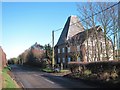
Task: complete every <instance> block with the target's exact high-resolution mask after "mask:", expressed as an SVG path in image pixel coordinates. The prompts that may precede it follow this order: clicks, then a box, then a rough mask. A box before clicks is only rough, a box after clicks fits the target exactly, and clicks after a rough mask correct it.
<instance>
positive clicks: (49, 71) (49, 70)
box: [42, 68, 54, 73]
mask: <svg viewBox="0 0 120 90" xmlns="http://www.w3.org/2000/svg"><path fill="white" fill-rule="evenodd" d="M42 71H44V72H47V73H53V72H54V71H53V70H52V69H51V68H44V69H42Z"/></svg>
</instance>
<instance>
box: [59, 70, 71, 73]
mask: <svg viewBox="0 0 120 90" xmlns="http://www.w3.org/2000/svg"><path fill="white" fill-rule="evenodd" d="M68 71H69V70H60V73H65V72H68Z"/></svg>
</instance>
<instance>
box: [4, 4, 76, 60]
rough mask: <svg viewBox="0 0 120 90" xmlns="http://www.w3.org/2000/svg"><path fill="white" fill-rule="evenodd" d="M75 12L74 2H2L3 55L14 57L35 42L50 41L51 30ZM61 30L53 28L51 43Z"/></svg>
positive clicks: (62, 23)
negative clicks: (53, 35)
mask: <svg viewBox="0 0 120 90" xmlns="http://www.w3.org/2000/svg"><path fill="white" fill-rule="evenodd" d="M77 14H78V12H77V7H76V3H74V2H71V3H70V2H63V3H59V2H56V3H55V2H49V3H48V2H47V3H43V2H35V3H33V2H32V3H30V2H26V3H25V2H24V3H23V2H13V3H12V2H10V3H8V2H6V3H5V2H4V3H2V47H3V49H4V51H5V52H6V54H7V58H11V57H17V56H18V55H19V54H20V53H22V52H23V51H24V50H25V49H27V48H29V47H30V46H31V45H33V44H34V43H35V42H38V43H40V44H41V45H45V44H48V43H50V42H51V40H52V33H51V32H52V30H56V29H58V28H61V27H64V24H65V22H66V20H67V18H68V17H69V16H70V15H77ZM61 31H62V30H61ZM61 31H58V32H55V44H56V43H57V40H58V38H59V36H60V33H61ZM50 44H51V43H50Z"/></svg>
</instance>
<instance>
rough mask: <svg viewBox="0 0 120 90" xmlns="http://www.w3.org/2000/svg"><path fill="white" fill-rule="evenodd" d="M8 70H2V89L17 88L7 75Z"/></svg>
mask: <svg viewBox="0 0 120 90" xmlns="http://www.w3.org/2000/svg"><path fill="white" fill-rule="evenodd" d="M8 71H9V69H8V68H4V69H3V70H2V76H3V78H4V79H3V85H4V86H3V88H17V87H16V84H15V83H14V81H13V80H12V78H11V77H10V76H9V75H8V73H7V72H8Z"/></svg>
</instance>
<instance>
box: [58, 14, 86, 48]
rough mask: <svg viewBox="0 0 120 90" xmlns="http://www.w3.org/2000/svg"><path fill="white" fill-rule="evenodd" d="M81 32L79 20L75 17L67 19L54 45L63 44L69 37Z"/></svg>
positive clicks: (81, 27)
mask: <svg viewBox="0 0 120 90" xmlns="http://www.w3.org/2000/svg"><path fill="white" fill-rule="evenodd" d="M82 31H84V28H83V26H82V24H81V23H80V21H79V18H78V17H77V16H70V17H68V19H67V22H66V24H65V26H64V28H63V31H62V33H61V35H60V38H59V40H58V42H57V44H56V45H57V46H58V45H61V44H64V43H65V42H66V40H68V39H70V38H71V37H73V36H74V35H76V34H77V33H80V32H82Z"/></svg>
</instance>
